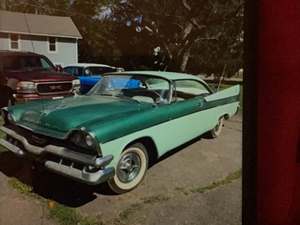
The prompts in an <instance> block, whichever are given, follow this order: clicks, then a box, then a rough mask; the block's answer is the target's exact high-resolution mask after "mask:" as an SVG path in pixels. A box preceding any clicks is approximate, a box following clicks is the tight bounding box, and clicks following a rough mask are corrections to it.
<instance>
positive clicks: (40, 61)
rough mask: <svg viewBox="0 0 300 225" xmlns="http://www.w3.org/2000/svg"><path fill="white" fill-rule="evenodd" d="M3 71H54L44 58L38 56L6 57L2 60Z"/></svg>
mask: <svg viewBox="0 0 300 225" xmlns="http://www.w3.org/2000/svg"><path fill="white" fill-rule="evenodd" d="M2 64H3V65H2V66H3V70H7V71H15V70H54V66H53V65H52V63H50V62H49V60H47V59H46V58H43V57H40V56H6V57H3V59H2Z"/></svg>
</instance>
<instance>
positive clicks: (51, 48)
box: [48, 37, 56, 52]
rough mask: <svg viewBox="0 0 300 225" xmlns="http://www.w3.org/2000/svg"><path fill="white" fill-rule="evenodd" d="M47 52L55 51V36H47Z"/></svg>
mask: <svg viewBox="0 0 300 225" xmlns="http://www.w3.org/2000/svg"><path fill="white" fill-rule="evenodd" d="M48 40H49V52H56V38H55V37H49V39H48Z"/></svg>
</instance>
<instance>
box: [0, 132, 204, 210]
mask: <svg viewBox="0 0 300 225" xmlns="http://www.w3.org/2000/svg"><path fill="white" fill-rule="evenodd" d="M201 138H205V137H204V136H202V137H198V138H195V139H193V140H192V141H189V142H187V143H185V144H183V145H181V146H180V147H177V148H175V149H173V150H172V151H170V152H168V153H167V154H165V155H164V156H162V157H161V158H160V159H159V160H158V161H157V162H155V164H157V163H160V162H162V161H163V160H165V159H167V158H169V157H170V156H172V155H174V154H175V153H177V152H179V151H181V150H182V149H184V148H186V147H187V146H189V145H191V144H193V143H195V142H197V141H200V140H201ZM155 164H153V165H155ZM153 165H151V166H150V167H152V166H153ZM150 169H151V168H150ZM0 171H1V172H2V173H4V174H5V175H6V176H8V177H14V178H16V179H18V180H19V181H21V182H22V183H24V184H27V185H29V186H31V187H32V188H33V192H34V193H36V194H38V195H40V196H42V197H44V198H46V199H52V200H54V201H56V202H58V203H61V204H64V205H66V206H69V207H80V206H82V205H84V204H86V203H88V202H90V201H93V200H94V199H96V198H97V195H96V194H100V195H114V194H113V193H112V192H111V191H110V189H109V187H108V185H107V184H101V185H98V186H89V185H86V184H82V183H79V182H76V181H73V180H70V179H68V178H65V177H62V176H60V175H56V174H54V173H51V172H49V171H47V170H45V169H43V167H41V166H39V165H37V164H36V163H35V162H33V161H31V160H26V159H23V158H18V157H17V156H15V155H14V154H13V153H11V152H0Z"/></svg>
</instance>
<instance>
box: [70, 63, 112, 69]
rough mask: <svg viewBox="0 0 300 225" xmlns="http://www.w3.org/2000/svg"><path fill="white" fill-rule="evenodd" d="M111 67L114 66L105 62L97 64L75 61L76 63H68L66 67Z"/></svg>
mask: <svg viewBox="0 0 300 225" xmlns="http://www.w3.org/2000/svg"><path fill="white" fill-rule="evenodd" d="M71 66H74V67H76V66H77V67H109V68H114V67H113V66H109V65H105V64H97V63H74V64H70V65H66V66H65V68H66V67H71Z"/></svg>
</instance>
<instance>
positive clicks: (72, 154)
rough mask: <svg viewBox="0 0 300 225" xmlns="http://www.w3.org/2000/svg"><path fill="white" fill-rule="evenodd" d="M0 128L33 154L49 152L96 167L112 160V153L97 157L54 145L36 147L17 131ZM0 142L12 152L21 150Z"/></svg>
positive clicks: (0, 141) (3, 141) (5, 142)
mask: <svg viewBox="0 0 300 225" xmlns="http://www.w3.org/2000/svg"><path fill="white" fill-rule="evenodd" d="M0 130H1V131H3V132H4V133H6V134H8V135H9V136H11V137H13V138H14V139H16V140H18V141H20V142H21V143H22V144H23V146H24V148H25V149H26V150H27V151H28V152H30V153H32V154H35V155H42V154H45V153H50V154H53V155H57V156H60V157H62V158H66V159H70V160H72V161H75V162H79V163H83V164H84V165H91V166H94V167H96V168H100V167H103V166H106V165H108V164H109V163H110V162H111V161H112V160H113V156H112V155H107V156H105V157H97V156H92V155H88V154H84V153H80V152H76V151H72V150H70V149H67V148H64V147H60V146H55V145H47V146H46V147H44V148H42V147H38V146H35V145H32V144H30V143H28V141H27V139H26V138H24V137H23V136H21V135H19V134H18V133H16V132H15V131H13V130H11V129H9V128H7V127H3V126H2V127H0ZM0 144H1V145H3V146H4V147H5V148H7V149H8V150H10V151H12V152H14V153H15V154H18V153H17V152H18V151H19V150H21V149H20V148H19V147H17V146H15V145H13V144H11V143H10V142H8V141H6V140H4V139H1V140H0ZM22 151H23V150H22Z"/></svg>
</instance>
